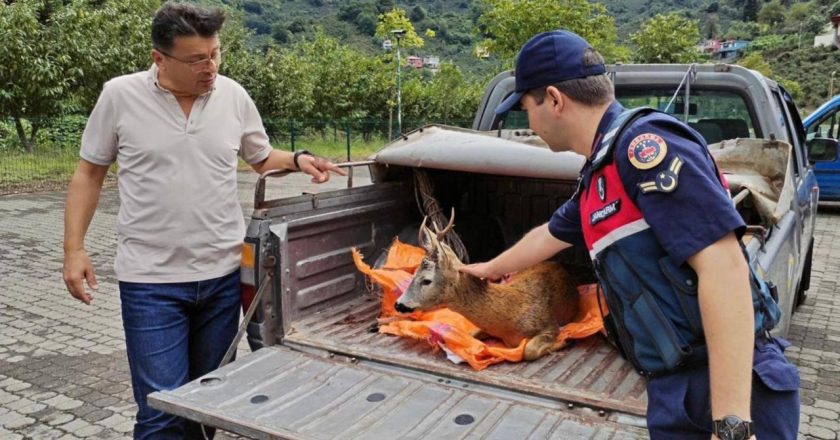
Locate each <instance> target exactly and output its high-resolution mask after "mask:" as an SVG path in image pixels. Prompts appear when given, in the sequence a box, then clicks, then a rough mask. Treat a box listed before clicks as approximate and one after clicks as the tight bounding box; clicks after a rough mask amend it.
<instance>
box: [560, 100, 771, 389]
mask: <svg viewBox="0 0 840 440" xmlns="http://www.w3.org/2000/svg"><path fill="white" fill-rule="evenodd" d="M654 112H655V110H653V109H649V108H638V109H633V110H625V111H624V112H623V113H621V114H620V115H619V116H618V117H617V118H616V119H615V121H613V123H612V124H611V126H610V127H609V129H608V130H607V131H606V134H605V135H604V137H603V138H602V139H601V141H600V148H599V149H598V150H597V153H596V156H595V158H594V159H592V164H591V167H590V168H589V169H588V170H586V171H585V173H584V175H583V176H582V177H581V182H580V187H579V189H578V192H577V195H576V197H579V203H580V214H581V225H582V229H583V236H584V240H585V242H586V246H587V248H588V250H589V255H590V258H591V259H592V262H593V265H594V267H595V272H596V274H597V276H598V280H599V283H600V286H601V288H602V289H603V291H604V298H605V299H606V302H607V306H608V308H609V315H608V316H607V317H605V320H604V323H605V327H606V329H607V332H608V335H609V337H610V338H611V339H612V340H613V341H614V342H615V343H616V345H617V346H618V347H619V349H620V351H621V352H622V355H623V356H624V357H625V358H626V359H628V360H629V361H630V362H631V363H632V364H633V365H634V366H635V367H636V369H637V370H638V371H639V373H640V374H642V375H644V376H647V377H655V376H660V375H662V374H666V373H669V372H673V371H675V370H676V369H678V368H680V367H685V366H694V365H704V364H706V363H707V362H708V353H707V350H706V342H705V337H704V334H703V324H702V320H701V317H700V305H699V302H698V296H697V293H698V291H697V284H698V283H697V274H696V273H695V272H694V270H693V269H692V268H691V267H690V266H689V265H688V264H687V263H684V264H682V265H681V266H677V265H676V264H674V262H673V261H672V260H671V258H670V257H669V256H668V254H667V253H666V251H665V249H664V248H663V247H662V245H660V244H659V241H658V240H657V239H656V237H655V236H654V234H653V231H652V230H651V228H650V226H649V225H648V224H647V222H646V221H645V219H644V217H643V216H642V213H641V211H640V210H639V208H638V207H637V206H636V204H635V203H634V202H633V199H632V198H631V197H630V196H629V195H628V193H627V191H626V190H625V188H624V185H623V184H622V181H621V177H620V176H619V173H618V168H617V166H616V163H615V161H614V160H613V158H614V154H613V148H614V147H615V144H616V143H617V142H616V141H617V140H618V139H619V138H620V137H621V133H622V131H623V130H624V129H625V128H626V127H627V126H629V125H630V124H631V123H632V122H633V121H634V120H636V119H638V118H639V117H641V116H644V115H647V114H651V113H654ZM692 135H693V133H692ZM694 136H695V139H694V140H695V141H696V142H697V143H698V144H700V145H705V141H704V140H703V139H702V138H699V135H694ZM707 154H708V152H707ZM708 157H709V160H712V162H713V163H714V160H713V159H712V158H711V155H710V154H709V155H708ZM672 161H674V162H672V164H671V169H672V170H673V167H674V166H681V164H680V163H679V159H672ZM675 163H676V165H675ZM715 169H717V166H715ZM677 172H678V170H677ZM718 175H719V176H720V179H721V185H723V186H724V188H726V186H727V185H726V184H725V182H724V181H723V177H722V175H721V174H720V173H718ZM670 183H671V182H670V181H668V180H666V181H663V182H662V184H663V185H667V184H670ZM742 251H743V253H744V257H745V258H747V254H746V251H745V250H744V248H743V246H742ZM747 261H748V266H750V285H751V287H752V297H753V308H754V310H755V330H756V334H760V335H764V334H766V332H768V331H769V330H770V329H772V328H773V327H774V326H775V325H776V324H777V323H778V320H779V316H780V314H781V313H780V311H779V307H778V305H777V304H776V301H777V299H774V293H775V291H774V288H773V286H772V285H770V284H768V283H765V282H764V281H763V280H762V279H761V278H760V277H759V276H758V274H756V273H755V271H754V270H753V268H752V266H751V265H749V260H747Z"/></svg>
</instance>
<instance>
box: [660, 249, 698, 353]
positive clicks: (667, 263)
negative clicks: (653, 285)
mask: <svg viewBox="0 0 840 440" xmlns="http://www.w3.org/2000/svg"><path fill="white" fill-rule="evenodd" d="M658 263H659V269H660V270H661V271H662V274H663V275H665V278H667V279H668V282H670V283H671V286H672V287H673V288H674V292H676V293H677V294H676V295H675V296H676V299H677V301H678V302H679V305H680V309H682V312H683V316H684V317H685V320H686V321H687V324H688V326H689V327H690V328H691V333H692V334H693V335H694V336H696V337H698V338H704V335H703V321H702V318H701V316H700V302H699V301H698V298H697V284H698V280H697V273H695V272H694V269H692V268H691V267H690V266H688V265H687V264H683V265H682V266H677V265H676V264H674V262H673V260H671V258H670V257H668V256H665V257H662V258H660V259H659V261H658Z"/></svg>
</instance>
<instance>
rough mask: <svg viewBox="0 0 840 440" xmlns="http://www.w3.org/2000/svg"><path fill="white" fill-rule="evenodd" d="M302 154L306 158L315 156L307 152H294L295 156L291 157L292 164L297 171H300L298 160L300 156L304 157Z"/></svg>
mask: <svg viewBox="0 0 840 440" xmlns="http://www.w3.org/2000/svg"><path fill="white" fill-rule="evenodd" d="M304 154H305V155H307V156H313V157H314V156H315V155H314V154H312V153H310V152H309V151H307V150H297V151H295V155H294V156H292V162H294V163H295V168H297V169H298V171H300V164H298V158H299V157H300V156H301V155H304Z"/></svg>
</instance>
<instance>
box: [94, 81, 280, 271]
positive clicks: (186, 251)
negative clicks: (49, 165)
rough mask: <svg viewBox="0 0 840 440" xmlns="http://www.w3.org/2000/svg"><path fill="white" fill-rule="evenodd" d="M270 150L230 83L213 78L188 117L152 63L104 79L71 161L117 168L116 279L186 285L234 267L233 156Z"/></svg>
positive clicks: (238, 223) (251, 109)
mask: <svg viewBox="0 0 840 440" xmlns="http://www.w3.org/2000/svg"><path fill="white" fill-rule="evenodd" d="M270 152H271V145H270V144H269V142H268V136H267V135H266V133H265V129H264V128H263V125H262V120H261V119H260V115H259V112H258V111H257V108H256V106H255V105H254V102H253V101H252V100H251V98H250V96H248V93H247V92H246V91H245V89H243V88H242V86H240V85H239V84H237V83H236V82H235V81H233V80H231V79H230V78H227V77H224V76H221V75H218V76H217V79H216V83H215V88H214V89H213V90H211V91H210V92H207V93H205V94H204V95H202V96H200V97H199V98H198V99H197V100H196V101H195V103H194V104H193V107H192V110H191V112H190V116H189V118H187V117H186V116H185V115H184V113H183V111H182V110H181V107H180V105H178V101H177V100H176V99H175V96H173V95H172V93H170V92H169V91H167V90H165V89H163V88H161V87H160V86H159V85H158V83H157V68H156V66H154V65H153V66H152V68H151V69H149V70H148V71H145V72H139V73H135V74H131V75H125V76H121V77H118V78H114V79H112V80H111V81H108V82H107V83H106V84H105V87H104V88H103V90H102V94H101V95H100V96H99V100H98V101H97V103H96V107H95V108H94V109H93V112H92V113H91V115H90V118H89V119H88V122H87V126H86V127H85V131H84V134H83V135H82V146H81V153H80V155H81V157H82V159H84V160H86V161H88V162H91V163H93V164H97V165H110V164H111V163H113V162H114V161H116V162H117V164H118V166H119V172H118V182H119V191H120V211H119V216H118V217H117V241H118V244H117V257H116V261H115V263H114V269H115V271H116V273H117V278H118V279H119V280H120V281H129V282H142V283H174V282H190V281H200V280H206V279H210V278H216V277H220V276H223V275H226V274H229V273H231V272H233V271H234V270H236V269H237V268H238V267H239V260H240V253H241V250H242V241H243V238H244V236H245V221H244V219H243V218H242V210H241V207H240V205H239V195H238V192H237V184H236V168H237V156H242V158H243V159H244V160H245V162H247V163H249V164H253V163H257V162H260V161H262V160H265V159H266V158H267V157H268V155H269V153H270Z"/></svg>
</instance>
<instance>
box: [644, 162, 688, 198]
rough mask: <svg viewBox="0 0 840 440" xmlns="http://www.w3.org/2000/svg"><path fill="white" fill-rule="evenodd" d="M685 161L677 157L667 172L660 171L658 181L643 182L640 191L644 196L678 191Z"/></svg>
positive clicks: (657, 175)
mask: <svg viewBox="0 0 840 440" xmlns="http://www.w3.org/2000/svg"><path fill="white" fill-rule="evenodd" d="M683 163H684V162H683V160H682V159H681V158H680V157H679V156H677V157H675V158H674V160H672V161H671V165H670V166H669V167H668V169H667V170H665V171H660V172H659V173H657V174H656V179H654V180H651V181H650V182H642V183H640V184H639V189H641V190H642V194H647V193H652V192H662V193H670V192H674V190H676V189H677V185H678V184H679V183H680V170H681V169H682V166H683Z"/></svg>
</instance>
